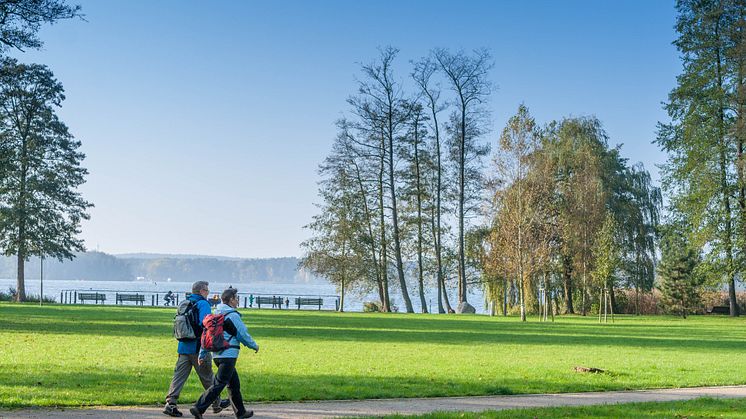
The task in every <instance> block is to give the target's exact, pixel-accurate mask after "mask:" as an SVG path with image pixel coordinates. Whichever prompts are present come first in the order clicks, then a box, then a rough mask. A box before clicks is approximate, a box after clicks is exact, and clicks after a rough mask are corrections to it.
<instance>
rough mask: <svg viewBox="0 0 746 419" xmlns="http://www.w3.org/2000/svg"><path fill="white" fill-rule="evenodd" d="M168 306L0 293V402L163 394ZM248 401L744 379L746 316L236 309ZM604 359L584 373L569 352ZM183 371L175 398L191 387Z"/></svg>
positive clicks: (581, 361)
mask: <svg viewBox="0 0 746 419" xmlns="http://www.w3.org/2000/svg"><path fill="white" fill-rule="evenodd" d="M172 317H173V310H172V309H156V308H135V307H111V306H107V307H101V306H99V307H95V306H44V307H39V306H37V305H25V304H24V305H19V304H11V303H0V318H2V322H3V327H2V328H0V406H2V407H21V406H40V405H41V406H79V405H142V404H151V403H161V402H162V401H163V398H164V396H165V393H166V391H167V388H168V384H169V382H170V379H171V374H172V371H173V364H174V362H175V359H176V342H175V341H174V340H173V338H172V337H171V321H172ZM244 321H245V322H246V323H247V324H248V326H249V330H250V332H251V333H252V335H253V336H254V338H255V339H256V340H257V341H258V342H259V344H260V346H261V351H260V352H259V353H258V354H254V353H253V351H249V350H246V351H242V355H241V357H240V358H239V361H238V369H239V373H240V374H241V379H242V390H243V394H244V396H245V397H246V398H247V399H248V400H249V401H262V400H308V399H352V398H380V397H414V396H420V397H422V396H455V395H485V394H514V393H542V392H572V391H595V390H611V389H641V388H658V387H678V386H699V385H725V384H745V383H746V375H745V374H743V370H742V366H743V365H744V364H746V351H745V350H744V349H743V348H744V343H745V342H746V328H745V327H744V326H746V319H730V318H727V317H695V318H690V319H687V320H680V319H675V318H667V317H666V318H660V317H637V318H635V317H621V318H619V319H618V320H617V322H616V324H614V325H612V324H609V325H599V324H598V323H596V319H594V318H592V317H590V318H580V317H560V318H558V319H557V321H556V322H555V323H539V322H537V321H536V320H533V321H530V322H528V323H526V324H521V323H520V322H519V321H517V320H516V319H515V318H501V317H496V318H490V317H485V316H455V315H451V316H444V315H441V316H438V315H405V314H393V315H392V314H388V315H386V314H363V313H349V314H337V313H329V312H314V311H305V312H297V311H292V310H291V311H274V310H261V311H258V310H253V311H246V310H244ZM579 365H582V366H587V367H597V368H602V369H605V370H606V371H607V372H606V373H604V374H583V373H577V372H574V371H573V367H575V366H579ZM200 391H201V389H200V388H199V385H198V381H197V379H196V376H193V377H191V378H190V380H189V381H188V383H187V386H186V387H185V391H184V392H183V393H182V401H184V402H186V401H193V400H194V399H195V398H196V397H197V396H198V394H199V392H200Z"/></svg>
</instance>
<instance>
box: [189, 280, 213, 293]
mask: <svg viewBox="0 0 746 419" xmlns="http://www.w3.org/2000/svg"><path fill="white" fill-rule="evenodd" d="M208 285H210V283H209V282H207V281H197V282H195V283H194V284H192V294H199V292H200V291H202V290H206V289H207V286H208Z"/></svg>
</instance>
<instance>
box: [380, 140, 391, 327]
mask: <svg viewBox="0 0 746 419" xmlns="http://www.w3.org/2000/svg"><path fill="white" fill-rule="evenodd" d="M384 141H385V140H384V138H383V136H381V161H380V167H379V170H378V206H379V210H380V211H379V221H380V224H381V252H380V254H381V262H380V263H381V282H382V283H383V301H381V306H382V307H381V311H383V312H387V313H388V312H391V298H390V297H389V269H388V255H387V253H388V251H387V243H386V214H385V212H384V211H385V207H384V205H383V195H384V192H383V173H384V169H385V167H386V166H385V164H384V159H385V154H384V150H385V142H384Z"/></svg>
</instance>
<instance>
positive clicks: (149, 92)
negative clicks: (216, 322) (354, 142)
mask: <svg viewBox="0 0 746 419" xmlns="http://www.w3.org/2000/svg"><path fill="white" fill-rule="evenodd" d="M75 4H80V5H81V6H82V11H83V13H84V14H85V21H82V20H74V21H65V22H60V23H57V24H55V25H53V26H49V27H45V28H44V29H43V30H42V32H41V37H42V39H43V40H44V42H45V45H44V47H43V49H42V50H40V51H28V52H25V53H15V54H13V55H14V56H15V57H17V58H19V59H20V60H21V61H24V62H37V63H42V64H45V65H47V66H49V68H50V69H51V70H52V71H53V72H54V73H55V76H56V77H57V79H58V80H59V81H60V82H62V84H63V85H64V86H65V92H66V96H67V99H66V100H65V102H64V103H63V107H62V108H61V109H60V111H59V114H60V116H61V118H62V120H63V121H64V122H65V123H67V125H68V126H69V128H70V130H71V132H72V133H73V135H75V136H76V137H77V138H78V139H80V140H81V141H82V143H83V146H82V151H83V152H84V153H85V154H86V159H85V160H84V163H83V165H84V166H85V167H86V168H87V169H88V170H89V171H90V174H89V176H88V180H87V183H86V184H85V185H83V186H82V187H81V191H82V193H83V195H84V196H85V198H86V199H88V200H89V201H91V202H93V203H94V204H95V207H94V208H92V209H91V210H90V215H91V219H90V220H88V221H85V222H84V223H83V225H82V237H83V239H84V240H85V243H86V246H87V248H88V249H91V250H100V251H104V252H107V253H131V252H150V253H174V254H176V253H186V254H204V255H222V256H236V257H248V258H259V257H281V256H301V255H302V249H301V248H300V246H299V244H300V242H301V241H303V240H304V239H306V238H307V237H308V236H309V232H308V231H307V230H305V229H304V228H303V226H304V225H306V224H308V223H309V222H310V220H311V217H312V216H313V215H314V214H315V213H316V212H317V208H316V206H315V205H314V203H315V202H318V198H317V182H318V180H319V176H318V173H317V167H318V164H319V163H320V162H321V161H322V160H323V158H324V157H325V156H326V155H327V154H328V152H329V150H330V147H331V143H332V140H333V139H334V136H335V127H334V122H335V120H337V119H339V118H340V117H342V116H344V115H346V114H347V113H348V107H347V105H346V102H345V100H346V99H347V97H348V96H350V95H351V94H354V93H355V91H356V77H358V76H359V75H360V72H359V69H360V64H361V63H368V62H371V61H372V60H374V59H375V58H376V56H377V54H378V52H377V48H378V47H384V46H387V45H391V46H395V47H397V48H399V49H400V51H401V52H400V54H399V57H398V58H397V61H396V68H395V72H396V77H397V78H398V79H399V80H400V81H404V80H405V79H406V78H407V77H408V74H409V72H410V69H411V66H410V63H409V61H410V60H416V59H418V58H420V57H422V56H425V55H427V54H428V52H429V51H430V50H431V49H432V48H436V47H444V48H449V49H451V50H453V51H457V50H459V49H463V50H466V51H469V50H473V49H476V48H487V49H488V50H489V51H490V52H491V54H492V56H493V58H494V64H495V65H494V68H493V70H492V72H491V75H490V80H491V81H492V83H493V84H494V86H495V89H494V92H493V94H492V95H491V97H490V100H489V102H488V104H487V107H488V109H489V110H490V112H491V115H492V116H491V132H490V133H489V134H488V135H486V136H485V137H484V141H486V142H489V143H491V144H493V145H495V144H496V141H497V138H498V136H499V132H500V130H501V129H502V127H503V126H504V124H505V122H506V121H507V119H508V118H509V117H510V116H511V115H512V114H514V113H515V112H516V110H517V108H518V105H519V104H521V103H523V104H525V105H526V106H528V108H529V110H530V112H531V114H532V115H533V116H534V117H535V118H536V120H537V122H539V123H541V124H544V123H547V122H549V121H551V120H555V119H560V118H563V117H567V116H591V115H594V116H596V117H598V118H599V119H600V120H601V121H602V123H603V125H604V128H605V129H606V131H607V133H608V134H609V137H610V142H611V143H612V144H622V155H623V156H625V157H627V158H629V159H630V161H631V162H638V161H640V162H642V163H644V165H645V167H646V168H647V169H648V170H650V171H651V173H652V174H653V177H654V179H658V174H657V173H658V171H657V169H656V164H661V163H663V162H664V161H665V155H664V154H663V153H662V152H661V151H660V150H658V148H657V147H656V146H655V145H654V144H652V143H651V142H652V141H653V140H654V139H655V135H656V124H657V123H658V121H666V120H667V116H666V113H665V111H664V110H663V109H662V102H664V101H665V100H666V97H667V95H668V92H669V91H670V90H671V89H672V88H673V87H674V85H675V80H676V75H677V74H678V73H679V72H680V69H681V63H680V61H679V59H678V54H677V51H676V49H675V48H674V47H673V46H672V45H671V42H672V41H673V40H674V39H675V37H676V33H675V31H674V29H673V26H674V23H675V18H676V13H675V10H674V1H673V0H666V1H664V0H643V1H624V2H610V1H580V0H567V1H521V2H516V1H512V2H508V1H433V0H428V1H414V0H410V1H368V2H362V1H321V0H320V1H313V2H312V1H297V2H287V1H272V2H256V1H215V2H198V1H167V0H160V1H150V0H147V1H140V0H126V1H125V0H107V1H100V0H95V1H81V2H79V3H78V2H76V3H75ZM493 148H495V147H493Z"/></svg>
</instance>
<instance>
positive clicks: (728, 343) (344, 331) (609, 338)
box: [3, 319, 744, 352]
mask: <svg viewBox="0 0 746 419" xmlns="http://www.w3.org/2000/svg"><path fill="white" fill-rule="evenodd" d="M249 329H250V332H251V333H252V335H253V336H254V337H255V338H256V339H257V340H259V341H261V339H266V338H276V339H289V340H299V341H303V342H312V341H315V342H333V341H339V342H360V343H373V344H375V343H380V344H392V343H402V344H403V343H422V344H437V345H455V346H471V345H475V344H478V345H498V344H502V345H506V344H508V345H537V346H547V345H555V346H557V345H558V346H602V347H645V348H659V349H679V350H692V351H703V350H704V351H709V352H717V351H725V352H733V351H741V350H742V348H743V344H744V340H742V339H723V338H718V337H717V336H701V335H697V334H692V333H691V331H688V332H689V333H671V334H668V335H666V336H651V335H647V336H646V335H644V334H643V333H642V332H641V334H640V335H635V334H629V335H622V334H619V333H615V334H611V332H612V331H603V332H599V333H584V334H580V333H572V332H571V331H569V330H563V332H568V333H558V331H557V330H536V329H533V330H532V329H531V328H530V327H526V326H525V325H524V326H523V327H522V328H515V327H511V326H506V327H501V328H499V329H497V330H489V331H487V330H483V331H479V330H472V331H459V330H447V331H401V330H385V329H375V330H360V329H350V328H329V327H323V326H322V327H275V326H270V325H262V326H254V325H249ZM3 332H17V333H26V334H28V333H44V334H57V335H59V334H62V335H95V336H111V337H122V338H170V336H171V328H170V327H169V326H167V325H148V324H142V325H136V326H133V325H131V324H118V323H116V322H105V323H100V322H97V323H89V324H82V325H81V324H79V325H76V326H74V327H73V326H70V327H67V328H64V329H63V328H60V327H59V325H55V324H41V325H39V324H32V325H29V324H27V323H23V322H20V321H14V320H12V319H6V320H5V321H4V327H3Z"/></svg>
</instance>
